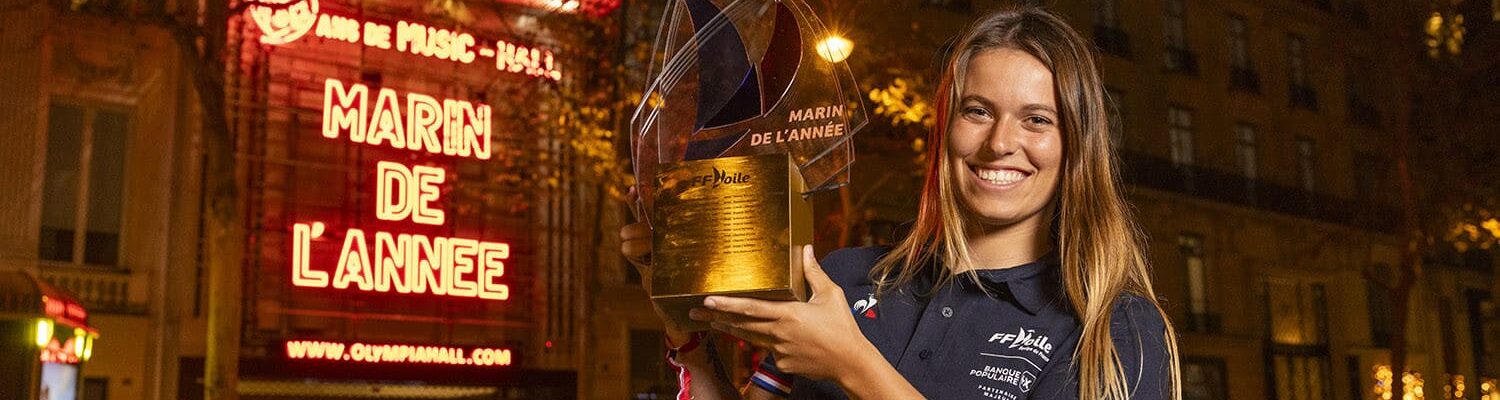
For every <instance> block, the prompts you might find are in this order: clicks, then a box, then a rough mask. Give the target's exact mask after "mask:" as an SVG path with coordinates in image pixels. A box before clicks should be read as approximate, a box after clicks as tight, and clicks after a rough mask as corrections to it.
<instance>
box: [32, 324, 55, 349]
mask: <svg viewBox="0 0 1500 400" xmlns="http://www.w3.org/2000/svg"><path fill="white" fill-rule="evenodd" d="M51 342H52V320H50V319H46V318H37V320H36V346H37V347H42V348H45V347H47V344H48V343H51Z"/></svg>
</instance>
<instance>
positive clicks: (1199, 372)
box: [1182, 357, 1229, 400]
mask: <svg viewBox="0 0 1500 400" xmlns="http://www.w3.org/2000/svg"><path fill="white" fill-rule="evenodd" d="M1225 375H1226V374H1225V370H1224V360H1223V359H1220V358H1209V357H1183V358H1182V400H1224V399H1227V398H1229V396H1228V392H1229V388H1228V386H1227V385H1226V383H1227V382H1228V381H1226V380H1225V379H1224V376H1225Z"/></svg>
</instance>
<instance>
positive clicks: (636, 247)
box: [620, 222, 651, 272]
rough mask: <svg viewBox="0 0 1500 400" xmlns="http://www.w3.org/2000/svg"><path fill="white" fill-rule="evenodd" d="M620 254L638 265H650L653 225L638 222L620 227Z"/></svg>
mask: <svg viewBox="0 0 1500 400" xmlns="http://www.w3.org/2000/svg"><path fill="white" fill-rule="evenodd" d="M620 254H621V255H624V256H625V259H627V260H630V263H631V264H635V266H637V267H642V268H644V267H647V266H650V265H651V226H650V225H646V223H645V222H637V223H634V224H629V225H625V226H623V227H620ZM643 272H644V271H643Z"/></svg>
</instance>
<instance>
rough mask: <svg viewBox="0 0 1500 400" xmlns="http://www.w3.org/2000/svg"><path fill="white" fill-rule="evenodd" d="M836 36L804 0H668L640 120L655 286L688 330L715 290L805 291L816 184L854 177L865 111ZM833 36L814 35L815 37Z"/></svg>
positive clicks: (769, 294) (820, 187)
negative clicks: (692, 315)
mask: <svg viewBox="0 0 1500 400" xmlns="http://www.w3.org/2000/svg"><path fill="white" fill-rule="evenodd" d="M830 37H833V36H832V35H831V34H830V32H829V30H828V29H827V28H826V27H824V26H823V23H822V22H821V21H819V20H818V19H817V18H816V17H815V16H814V15H813V13H812V11H811V9H810V8H809V7H808V6H807V4H805V3H803V2H802V1H801V0H670V2H669V3H668V4H667V8H666V10H665V12H664V13H663V16H662V21H661V25H660V29H659V30H658V32H657V37H656V42H655V45H654V54H653V56H654V57H653V61H652V63H651V69H650V70H649V71H648V77H650V79H649V85H648V86H647V88H646V91H645V92H644V95H643V96H642V100H641V103H640V105H639V106H637V107H636V111H635V114H634V115H633V117H632V120H631V156H632V158H633V160H632V161H633V164H634V169H635V170H634V172H635V177H636V186H637V193H639V194H640V197H639V200H638V201H639V202H640V203H641V204H640V206H641V207H640V209H642V210H645V211H646V212H645V214H646V215H643V216H640V217H641V218H642V219H644V220H645V221H646V222H647V223H649V224H650V225H651V227H652V231H653V237H652V269H653V271H652V273H651V278H650V281H649V283H648V285H647V291H648V292H649V293H650V294H651V299H652V301H653V302H655V303H656V304H657V305H658V306H659V307H660V308H661V309H662V311H663V312H664V313H665V314H666V317H667V318H669V319H671V320H673V321H674V322H676V323H677V324H678V325H679V326H683V327H685V328H688V329H692V330H703V329H707V325H706V324H703V323H700V322H696V321H692V320H690V319H689V318H688V317H687V311H688V310H689V309H691V308H692V307H695V306H698V305H700V304H702V302H703V298H704V297H706V296H709V295H729V296H742V297H754V298H762V299H771V300H796V301H806V300H807V297H808V293H807V289H806V283H805V282H804V281H803V275H802V249H801V248H802V246H803V245H806V244H810V243H811V242H812V206H811V204H810V203H809V200H808V196H809V195H810V194H811V193H814V192H818V191H824V190H829V189H834V188H838V187H840V186H843V185H845V184H847V183H848V182H849V166H850V165H851V164H852V163H853V162H854V147H853V144H852V142H851V141H850V138H851V137H852V136H853V135H854V133H855V132H856V131H858V130H859V129H860V128H862V127H863V126H864V124H865V123H866V122H867V117H866V115H865V109H864V105H863V104H862V102H861V99H860V92H859V90H858V88H857V87H856V86H855V82H854V77H853V75H852V74H851V73H850V72H849V68H848V66H847V65H845V64H844V63H843V62H842V57H829V56H820V54H819V52H820V50H821V51H822V52H823V53H828V52H831V51H847V50H846V49H832V50H830V49H829V48H828V47H827V44H826V43H824V42H825V41H826V40H828V38H830ZM820 45H821V46H825V47H823V48H821V49H820V48H819V46H820Z"/></svg>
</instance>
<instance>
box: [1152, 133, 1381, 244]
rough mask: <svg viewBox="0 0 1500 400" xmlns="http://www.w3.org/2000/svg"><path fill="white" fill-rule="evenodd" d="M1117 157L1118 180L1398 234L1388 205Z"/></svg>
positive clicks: (1166, 162) (1161, 161) (1162, 160)
mask: <svg viewBox="0 0 1500 400" xmlns="http://www.w3.org/2000/svg"><path fill="white" fill-rule="evenodd" d="M1122 159H1123V161H1124V164H1125V165H1124V171H1123V172H1124V174H1123V176H1124V178H1125V181H1126V182H1128V183H1130V184H1132V185H1136V186H1140V187H1146V188H1151V189H1157V190H1163V191H1169V192H1174V193H1180V194H1184V195H1188V196H1192V197H1197V198H1201V199H1205V200H1211V201H1217V202H1221V203H1228V204H1235V205H1239V206H1244V207H1249V208H1255V209H1259V210H1265V211H1271V212H1276V213H1281V214H1287V215H1292V216H1297V217H1303V218H1308V219H1312V220H1317V221H1323V222H1329V223H1334V224H1340V225H1345V226H1352V227H1356V228H1362V229H1366V230H1371V231H1376V232H1386V233H1392V232H1395V231H1397V230H1398V226H1397V224H1398V223H1399V221H1398V219H1397V218H1390V217H1389V216H1391V215H1398V213H1397V212H1396V211H1395V210H1390V209H1388V208H1387V207H1381V206H1376V205H1373V204H1366V203H1361V202H1356V201H1353V200H1346V199H1339V198H1335V197H1332V196H1328V195H1325V194H1321V193H1315V192H1309V191H1306V190H1303V189H1301V188H1296V187H1290V186H1283V185H1277V184H1274V183H1271V182H1267V181H1263V180H1257V179H1248V178H1245V177H1243V176H1239V175H1236V174H1231V173H1226V172H1219V171H1214V170H1211V169H1207V168H1201V167H1196V166H1192V165H1173V164H1172V161H1171V160H1168V159H1165V158H1160V157H1154V156H1150V155H1145V154H1140V153H1134V152H1126V153H1125V154H1123V155H1122Z"/></svg>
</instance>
